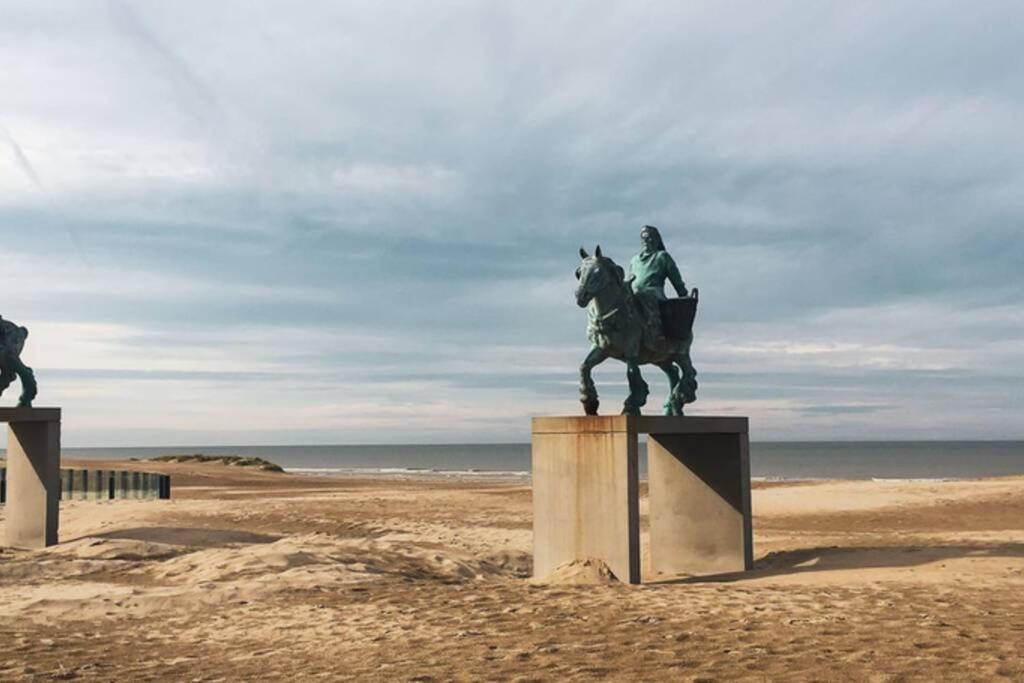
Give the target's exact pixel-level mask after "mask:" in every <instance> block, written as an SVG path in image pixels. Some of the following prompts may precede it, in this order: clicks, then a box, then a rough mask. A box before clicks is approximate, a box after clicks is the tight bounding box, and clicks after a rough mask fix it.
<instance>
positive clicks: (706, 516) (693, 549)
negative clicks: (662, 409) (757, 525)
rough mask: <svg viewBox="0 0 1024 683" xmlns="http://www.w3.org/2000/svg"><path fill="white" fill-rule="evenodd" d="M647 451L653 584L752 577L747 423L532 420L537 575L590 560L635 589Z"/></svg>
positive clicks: (740, 420)
mask: <svg viewBox="0 0 1024 683" xmlns="http://www.w3.org/2000/svg"><path fill="white" fill-rule="evenodd" d="M640 434H649V435H650V437H649V439H648V443H647V458H648V477H649V482H650V484H649V496H650V522H651V567H650V571H651V573H652V574H653V575H659V574H660V575H663V576H669V575H672V576H675V575H679V574H708V573H719V572H732V571H743V570H746V569H751V568H753V530H752V526H751V515H750V450H749V441H748V422H747V418H745V417H739V418H737V417H655V416H650V417H647V416H644V417H633V416H625V415H623V416H615V417H536V418H534V419H533V573H534V576H537V577H543V576H546V575H548V574H550V573H551V572H552V571H553V570H554V569H555V568H557V567H558V566H559V565H561V564H564V563H566V562H571V561H573V560H581V559H585V558H588V557H592V558H596V559H600V560H603V561H604V562H605V563H606V564H607V565H608V566H609V567H610V568H611V570H612V571H613V572H615V575H616V576H618V577H619V578H620V579H621V580H623V581H627V582H628V583H640V510H639V492H638V489H639V481H638V479H639V478H638V474H637V471H638V468H637V441H638V436H639V435H640Z"/></svg>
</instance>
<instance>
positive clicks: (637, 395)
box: [622, 359, 650, 415]
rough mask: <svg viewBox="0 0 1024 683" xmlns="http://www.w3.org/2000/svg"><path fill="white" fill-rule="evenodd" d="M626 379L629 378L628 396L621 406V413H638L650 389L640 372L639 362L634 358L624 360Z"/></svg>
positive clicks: (645, 401)
mask: <svg viewBox="0 0 1024 683" xmlns="http://www.w3.org/2000/svg"><path fill="white" fill-rule="evenodd" d="M626 379H628V380H629V398H627V399H626V402H625V403H624V404H623V406H622V414H623V415H639V414H640V408H641V407H643V405H644V404H645V403H647V394H649V393H650V389H649V388H648V386H647V382H645V381H644V378H643V375H641V374H640V364H639V363H638V362H637V361H636V359H631V360H627V361H626Z"/></svg>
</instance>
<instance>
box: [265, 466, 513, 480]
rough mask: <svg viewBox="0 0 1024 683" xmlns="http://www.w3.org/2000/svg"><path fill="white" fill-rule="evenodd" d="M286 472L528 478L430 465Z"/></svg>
mask: <svg viewBox="0 0 1024 683" xmlns="http://www.w3.org/2000/svg"><path fill="white" fill-rule="evenodd" d="M285 472H291V473H294V474H312V475H321V476H332V475H363V476H413V477H475V478H490V477H493V478H496V479H498V478H526V477H529V476H530V473H529V472H528V471H525V470H485V469H476V468H469V469H462V470H451V469H434V468H429V467H286V468H285Z"/></svg>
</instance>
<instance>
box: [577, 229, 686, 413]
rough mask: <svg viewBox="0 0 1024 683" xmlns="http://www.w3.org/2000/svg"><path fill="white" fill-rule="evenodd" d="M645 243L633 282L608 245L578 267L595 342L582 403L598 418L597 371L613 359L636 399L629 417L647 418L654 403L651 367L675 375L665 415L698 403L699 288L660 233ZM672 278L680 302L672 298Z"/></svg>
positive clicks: (583, 373) (633, 265) (647, 235)
mask: <svg viewBox="0 0 1024 683" xmlns="http://www.w3.org/2000/svg"><path fill="white" fill-rule="evenodd" d="M640 239H641V241H642V243H643V249H642V250H641V252H640V253H639V254H637V255H636V256H635V257H633V260H632V261H631V262H630V270H631V277H630V278H629V279H628V280H627V279H626V276H625V272H624V271H623V270H622V268H621V267H620V266H618V265H616V263H615V262H614V261H612V260H611V259H610V258H608V257H606V256H604V255H603V254H602V253H601V247H600V246H598V247H597V249H596V250H595V252H594V255H593V256H590V255H589V254H587V252H586V251H584V250H583V248H582V247H581V248H580V258H582V259H583V263H582V264H581V265H580V267H579V268H578V269H577V270H576V278H577V279H578V280H579V286H578V287H577V288H576V303H577V304H579V306H580V308H584V307H585V308H587V312H588V325H587V337H588V338H589V339H590V342H591V344H592V347H591V349H590V353H588V354H587V357H586V359H585V360H584V361H583V364H582V365H580V401H581V402H582V403H583V410H584V412H585V413H586V414H587V415H597V408H598V403H599V402H598V399H597V388H596V387H595V386H594V380H593V379H592V377H591V370H592V369H593V368H594V366H596V365H598V364H600V363H602V362H603V361H604V360H606V359H607V358H617V359H618V360H621V361H623V362H624V363H625V364H626V377H627V379H628V381H629V397H628V398H627V399H626V402H625V404H624V406H623V409H622V414H623V415H639V414H640V408H641V407H642V406H643V405H644V404H645V403H647V394H648V393H649V390H648V387H647V383H646V382H645V381H644V379H643V377H642V376H641V374H640V366H641V365H645V364H651V365H657V366H658V367H659V368H661V370H662V371H663V372H664V373H665V374H666V375H667V376H668V381H669V394H668V398H667V399H666V400H665V403H664V406H663V408H664V414H665V415H682V414H683V406H684V405H685V404H687V403H692V402H693V401H695V400H697V371H696V370H695V369H694V367H693V363H691V362H690V346H691V344H692V343H693V320H694V317H695V316H696V313H697V295H698V292H697V289H696V288H694V290H693V292H692V293H689V292H687V290H686V285H684V284H683V280H682V277H681V276H680V275H679V268H678V267H677V266H676V263H675V261H674V260H673V259H672V257H671V256H670V255H669V253H668V252H667V251H666V250H665V243H664V242H663V241H662V239H661V234H660V233H659V232H658V229H657V228H655V227H653V226H650V225H647V226H644V228H643V230H641V232H640ZM665 280H668V281H669V282H671V283H672V286H673V287H674V288H675V290H676V293H677V294H678V295H679V297H678V298H676V299H668V298H667V297H666V296H665V289H664V287H665Z"/></svg>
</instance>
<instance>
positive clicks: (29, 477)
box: [0, 408, 60, 548]
mask: <svg viewBox="0 0 1024 683" xmlns="http://www.w3.org/2000/svg"><path fill="white" fill-rule="evenodd" d="M0 422H6V423H8V430H7V504H6V508H7V509H6V514H5V516H6V517H7V523H6V525H5V526H6V529H5V537H6V538H5V540H6V544H7V545H9V546H12V547H15V548H44V547H46V546H49V545H54V544H56V543H57V525H58V514H59V512H60V408H0Z"/></svg>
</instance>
